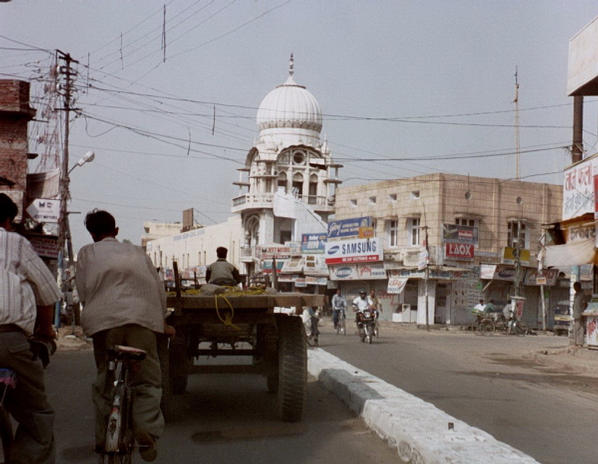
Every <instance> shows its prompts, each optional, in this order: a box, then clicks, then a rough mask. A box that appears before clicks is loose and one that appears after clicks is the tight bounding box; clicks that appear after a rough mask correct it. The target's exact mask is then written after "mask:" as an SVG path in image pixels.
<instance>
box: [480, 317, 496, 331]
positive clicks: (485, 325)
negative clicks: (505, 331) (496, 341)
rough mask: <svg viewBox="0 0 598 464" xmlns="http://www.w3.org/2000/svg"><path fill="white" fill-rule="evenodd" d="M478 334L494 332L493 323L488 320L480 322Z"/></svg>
mask: <svg viewBox="0 0 598 464" xmlns="http://www.w3.org/2000/svg"><path fill="white" fill-rule="evenodd" d="M480 332H481V333H482V334H488V333H490V332H494V322H493V321H491V320H489V319H484V320H483V321H482V322H480Z"/></svg>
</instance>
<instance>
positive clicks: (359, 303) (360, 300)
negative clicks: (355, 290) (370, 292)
mask: <svg viewBox="0 0 598 464" xmlns="http://www.w3.org/2000/svg"><path fill="white" fill-rule="evenodd" d="M352 306H353V311H355V323H356V324H357V328H358V329H359V328H360V324H361V322H360V313H363V312H364V311H367V310H368V309H369V308H370V304H369V302H368V298H367V293H366V292H365V290H360V291H359V296H358V297H356V298H355V299H353V303H352Z"/></svg>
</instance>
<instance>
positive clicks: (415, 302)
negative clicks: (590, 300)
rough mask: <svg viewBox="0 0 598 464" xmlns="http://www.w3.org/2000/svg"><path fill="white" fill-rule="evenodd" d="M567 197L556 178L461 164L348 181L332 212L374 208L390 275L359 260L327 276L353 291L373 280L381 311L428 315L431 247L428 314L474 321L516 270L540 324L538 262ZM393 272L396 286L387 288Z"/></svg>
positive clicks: (421, 319)
mask: <svg viewBox="0 0 598 464" xmlns="http://www.w3.org/2000/svg"><path fill="white" fill-rule="evenodd" d="M561 205H562V187H561V186H558V185H551V184H541V183H531V182H521V181H511V180H501V179H492V178H484V177H471V176H463V175H455V174H430V175H424V176H418V177H413V178H409V179H399V180H389V181H382V182H376V183H371V184H367V185H360V186H355V187H342V188H339V190H338V192H337V195H336V214H335V220H342V219H346V218H356V217H368V216H369V217H371V218H372V219H371V221H372V226H373V227H374V230H375V237H376V238H377V239H378V241H379V242H381V244H382V246H383V265H384V270H385V271H386V275H384V274H382V276H380V275H379V274H377V275H376V277H372V278H371V280H364V279H360V278H359V276H360V275H362V274H363V272H359V269H357V272H355V273H354V274H353V275H354V277H352V278H351V280H345V276H347V275H349V274H350V273H349V269H347V271H345V272H343V273H341V279H340V280H339V279H338V278H336V277H334V276H335V275H336V274H338V273H336V272H335V268H338V267H339V265H336V266H331V278H333V279H336V280H338V284H339V286H340V287H341V289H342V290H343V293H344V294H346V295H347V296H349V297H350V296H353V295H356V294H357V292H358V291H359V289H361V288H365V289H366V290H369V289H375V290H376V291H377V294H378V296H379V298H380V299H381V302H382V305H383V308H384V313H383V316H382V317H383V318H384V319H393V320H396V321H403V322H417V323H418V324H425V323H426V313H425V309H424V308H425V295H426V288H425V279H424V276H425V271H424V268H425V262H426V259H425V256H426V249H427V250H428V252H429V259H428V263H429V272H430V274H429V279H428V289H427V295H428V321H429V323H430V324H432V323H442V324H444V323H446V324H462V323H466V322H468V321H469V320H470V318H471V309H472V308H473V306H474V305H475V304H476V303H477V301H478V299H479V298H481V297H483V298H485V300H486V301H488V300H490V299H492V300H494V304H495V305H503V306H504V304H506V302H507V299H508V297H509V296H510V295H511V294H512V293H513V286H514V284H515V281H516V279H519V280H520V281H521V283H522V293H523V296H525V297H526V304H525V308H526V309H525V311H526V314H525V319H526V321H527V322H528V323H530V324H531V325H532V326H536V325H537V321H538V311H539V306H540V303H539V287H538V286H537V285H536V278H535V277H536V271H535V270H536V269H537V258H538V252H539V240H540V236H541V234H542V224H547V223H550V222H553V221H555V220H556V219H558V218H559V217H560V212H561ZM426 242H427V243H426ZM426 245H427V246H426ZM514 255H517V256H518V258H517V257H516V256H514ZM422 263H423V265H422ZM372 264H375V263H367V264H362V265H356V266H357V267H359V266H372ZM517 264H518V265H519V267H520V269H519V272H518V273H517V272H516V271H517V269H516V267H517ZM370 274H371V275H373V274H375V273H370ZM557 276H558V273H557V271H550V276H549V277H550V279H549V280H550V282H549V284H552V287H550V288H551V290H553V291H554V294H555V296H554V298H553V299H559V298H561V296H560V293H559V290H558V288H557V287H556V280H557V279H556V278H557ZM389 280H390V281H391V282H390V284H391V285H390V287H393V288H395V290H394V291H396V287H397V285H398V287H399V290H401V292H400V293H398V294H397V293H389V289H390V287H389ZM564 292H565V295H566V292H567V290H566V289H564ZM557 294H558V295H557Z"/></svg>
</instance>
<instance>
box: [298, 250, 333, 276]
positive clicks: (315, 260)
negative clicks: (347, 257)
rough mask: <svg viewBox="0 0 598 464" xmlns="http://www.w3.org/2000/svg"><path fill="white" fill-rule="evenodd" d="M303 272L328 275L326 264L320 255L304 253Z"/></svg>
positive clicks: (313, 274)
mask: <svg viewBox="0 0 598 464" xmlns="http://www.w3.org/2000/svg"><path fill="white" fill-rule="evenodd" d="M303 273H304V274H305V275H306V276H307V275H312V276H326V277H328V266H327V265H326V262H325V260H324V256H322V255H306V256H304V257H303Z"/></svg>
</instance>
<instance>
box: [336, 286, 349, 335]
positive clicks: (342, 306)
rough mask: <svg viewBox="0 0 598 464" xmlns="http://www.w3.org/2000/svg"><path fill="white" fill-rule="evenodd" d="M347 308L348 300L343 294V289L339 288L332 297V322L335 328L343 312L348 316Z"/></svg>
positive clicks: (344, 315)
mask: <svg viewBox="0 0 598 464" xmlns="http://www.w3.org/2000/svg"><path fill="white" fill-rule="evenodd" d="M346 309H347V300H346V299H345V297H344V296H342V295H341V289H340V288H337V289H336V294H335V295H334V296H333V297H332V323H333V324H334V328H335V329H336V328H337V326H338V323H339V320H340V316H341V314H342V316H343V317H346V313H345V311H346Z"/></svg>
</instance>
